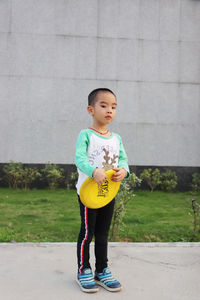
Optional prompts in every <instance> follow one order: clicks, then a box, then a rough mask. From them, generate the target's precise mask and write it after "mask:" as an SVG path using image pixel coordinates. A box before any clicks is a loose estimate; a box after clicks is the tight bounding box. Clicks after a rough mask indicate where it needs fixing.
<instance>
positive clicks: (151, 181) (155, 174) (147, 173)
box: [140, 168, 161, 192]
mask: <svg viewBox="0 0 200 300" xmlns="http://www.w3.org/2000/svg"><path fill="white" fill-rule="evenodd" d="M160 177H161V175H160V171H159V169H157V168H156V169H155V170H154V171H152V169H145V170H144V171H143V172H142V173H141V174H140V179H145V180H146V182H147V184H148V186H149V187H150V189H151V192H153V191H154V190H155V188H156V187H157V186H159V185H160V183H161V180H160V179H161V178H160Z"/></svg>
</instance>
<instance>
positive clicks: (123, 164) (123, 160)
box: [118, 136, 130, 179]
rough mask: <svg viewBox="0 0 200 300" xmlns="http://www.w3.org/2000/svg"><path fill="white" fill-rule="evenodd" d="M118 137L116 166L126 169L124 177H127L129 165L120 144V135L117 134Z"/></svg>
mask: <svg viewBox="0 0 200 300" xmlns="http://www.w3.org/2000/svg"><path fill="white" fill-rule="evenodd" d="M118 137H119V140H120V148H119V161H118V168H124V169H125V170H126V171H127V176H126V177H125V179H127V178H128V177H129V175H130V170H129V166H128V157H127V155H126V152H125V150H124V146H123V144H122V140H121V137H120V136H118Z"/></svg>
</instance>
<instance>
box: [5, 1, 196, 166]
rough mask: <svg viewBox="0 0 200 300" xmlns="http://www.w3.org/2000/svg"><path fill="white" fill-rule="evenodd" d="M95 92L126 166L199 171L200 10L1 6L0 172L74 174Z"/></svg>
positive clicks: (131, 4)
mask: <svg viewBox="0 0 200 300" xmlns="http://www.w3.org/2000/svg"><path fill="white" fill-rule="evenodd" d="M97 87H109V88H111V89H113V90H114V92H115V93H116V94H117V96H118V104H119V106H118V114H117V117H116V120H115V121H114V123H113V125H112V127H111V129H112V130H113V131H114V130H115V131H117V132H118V133H120V134H121V135H122V138H123V142H124V145H125V148H126V150H127V154H128V156H129V163H130V165H138V166H139V165H143V166H145V165H146V166H148V165H154V166H200V155H199V153H200V151H199V149H200V1H198V0H160V1H159V0H7V1H6V0H0V163H6V162H9V160H11V159H12V160H14V161H21V162H24V163H46V162H48V161H51V162H53V163H61V164H73V162H74V150H75V142H76V138H77V135H78V133H79V130H80V129H82V128H86V127H88V125H90V118H89V116H88V115H87V112H86V106H87V95H88V93H89V92H90V91H91V90H92V89H94V88H97Z"/></svg>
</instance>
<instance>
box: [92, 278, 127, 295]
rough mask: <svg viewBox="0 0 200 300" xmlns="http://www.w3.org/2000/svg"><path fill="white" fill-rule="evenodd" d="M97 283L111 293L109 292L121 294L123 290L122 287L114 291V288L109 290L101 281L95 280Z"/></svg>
mask: <svg viewBox="0 0 200 300" xmlns="http://www.w3.org/2000/svg"><path fill="white" fill-rule="evenodd" d="M95 281H96V283H97V284H98V285H100V286H102V287H103V288H104V289H106V290H107V291H109V292H120V291H121V290H122V287H121V286H120V287H118V288H115V289H114V288H109V287H108V286H107V285H106V284H104V283H103V282H101V281H98V280H96V279H95Z"/></svg>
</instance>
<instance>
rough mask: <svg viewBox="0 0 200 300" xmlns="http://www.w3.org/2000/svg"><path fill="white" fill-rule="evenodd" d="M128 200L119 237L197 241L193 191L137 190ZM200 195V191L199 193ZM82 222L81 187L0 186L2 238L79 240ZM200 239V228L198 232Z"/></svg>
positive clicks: (7, 239) (27, 240) (44, 240)
mask: <svg viewBox="0 0 200 300" xmlns="http://www.w3.org/2000/svg"><path fill="white" fill-rule="evenodd" d="M135 194H136V197H134V198H133V200H132V201H131V202H129V203H128V205H127V211H126V215H125V217H124V223H125V226H124V227H122V228H121V230H120V232H119V240H121V241H130V242H176V241H191V239H192V228H193V211H192V208H191V199H192V197H191V195H190V193H180V192H177V193H164V192H160V191H155V192H153V193H151V192H149V191H137V192H135ZM197 199H198V201H199V199H200V193H199V194H198V196H197ZM79 227H80V215H79V206H78V202H77V195H76V191H75V190H64V189H57V190H55V191H51V190H48V189H45V190H30V191H24V190H14V189H8V188H0V242H10V241H12V240H14V241H17V242H75V241H76V240H77V235H78V232H79ZM195 241H200V234H198V235H197V236H196V238H195Z"/></svg>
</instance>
